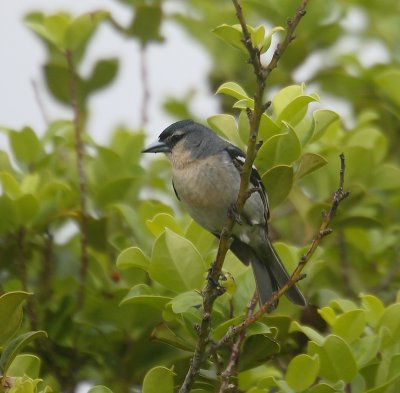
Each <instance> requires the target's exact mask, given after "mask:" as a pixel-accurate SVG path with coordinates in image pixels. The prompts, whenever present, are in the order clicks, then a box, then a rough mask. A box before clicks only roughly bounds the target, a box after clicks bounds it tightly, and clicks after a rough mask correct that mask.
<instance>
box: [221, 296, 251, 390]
mask: <svg viewBox="0 0 400 393" xmlns="http://www.w3.org/2000/svg"><path fill="white" fill-rule="evenodd" d="M257 302H258V293H257V291H256V292H255V294H254V296H253V298H252V299H251V301H250V304H249V305H248V307H247V313H246V319H245V320H247V319H249V318H251V316H252V314H253V312H254V308H255V307H256V304H257ZM245 338H246V331H245V330H242V331H241V332H240V333H239V334H238V336H237V338H236V341H235V342H234V343H233V345H232V349H231V356H230V359H229V362H228V365H227V366H226V369H225V371H224V372H223V373H222V374H221V377H222V383H221V387H220V389H219V393H226V392H230V391H236V390H233V389H235V388H236V385H235V384H233V383H231V378H232V376H233V375H234V374H235V373H236V372H237V370H236V368H237V365H238V362H239V354H240V348H241V347H242V344H243V341H244V339H245Z"/></svg>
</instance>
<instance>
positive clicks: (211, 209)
mask: <svg viewBox="0 0 400 393" xmlns="http://www.w3.org/2000/svg"><path fill="white" fill-rule="evenodd" d="M142 152H143V153H165V154H166V156H167V157H168V159H169V161H170V162H171V165H172V185H173V187H174V190H175V194H176V196H177V198H178V199H179V200H180V201H181V202H182V203H183V204H184V206H185V207H186V209H187V211H188V212H189V214H190V215H191V217H192V218H193V219H194V220H195V221H197V222H198V223H199V224H200V225H201V226H202V227H204V228H205V229H207V230H208V231H210V232H211V233H213V234H214V235H215V236H219V235H220V233H221V231H222V229H223V227H224V225H225V222H226V219H227V214H228V213H229V212H230V211H231V213H232V209H233V206H234V204H235V202H236V199H237V196H238V193H239V187H240V168H241V166H242V165H243V163H244V160H245V153H244V152H243V151H242V150H240V149H239V148H237V147H236V146H234V145H232V144H231V143H229V142H227V141H226V140H224V139H222V138H220V137H219V136H218V135H217V134H215V133H214V132H213V131H212V130H211V129H209V128H207V127H205V126H203V125H201V124H198V123H196V122H194V121H192V120H182V121H178V122H176V123H174V124H172V125H170V126H169V127H167V128H166V129H165V130H164V131H163V132H162V133H161V134H160V136H159V137H158V140H157V141H156V142H155V143H153V144H151V145H150V146H148V147H147V148H146V149H144V150H143V151H142ZM250 182H251V184H250V187H251V188H254V187H256V188H258V191H257V192H253V193H252V194H251V196H250V197H249V198H248V199H247V201H246V203H245V205H244V208H243V210H242V212H241V215H240V217H238V220H237V221H238V224H236V225H235V226H234V228H233V233H232V236H233V241H232V245H231V247H230V249H231V251H232V252H233V253H234V254H235V255H236V256H237V257H238V258H239V259H240V260H241V261H242V262H243V263H244V264H246V265H248V264H249V263H250V264H251V266H252V268H253V272H254V277H255V280H256V284H257V290H258V295H259V299H260V302H261V303H265V302H266V301H267V300H269V299H270V298H271V296H272V293H273V292H274V291H276V290H277V289H278V288H279V287H281V286H282V285H284V284H285V283H286V282H287V281H288V279H289V274H288V272H287V271H286V269H285V267H284V266H283V264H282V262H281V260H280V258H279V256H278V254H277V252H276V251H275V249H274V247H273V246H272V244H271V242H270V240H269V238H268V218H269V206H268V197H267V194H266V192H265V188H264V185H263V183H262V180H261V177H260V175H259V174H258V172H257V170H256V168H255V167H254V166H253V168H252V172H251V178H250ZM233 213H234V212H233ZM286 296H287V297H288V298H289V299H290V300H291V301H292V302H293V303H295V304H299V305H306V300H305V298H304V296H303V294H302V293H301V292H300V290H299V289H298V288H297V287H296V286H295V285H293V286H292V287H291V288H290V289H289V290H288V291H287V292H286Z"/></svg>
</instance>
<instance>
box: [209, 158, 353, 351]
mask: <svg viewBox="0 0 400 393" xmlns="http://www.w3.org/2000/svg"><path fill="white" fill-rule="evenodd" d="M344 173H345V157H344V155H343V154H341V155H340V176H339V177H340V179H339V187H338V189H337V191H336V192H335V193H334V195H333V199H332V204H331V207H330V210H329V212H328V213H325V214H324V215H323V220H322V222H321V225H320V227H319V229H318V231H317V233H316V235H315V236H314V238H313V240H312V242H311V245H310V246H309V248H308V250H307V252H306V253H305V254H304V255H303V256H302V257H301V258H300V261H299V262H298V264H297V267H296V269H295V270H294V272H293V273H292V275H291V276H290V279H289V280H288V281H287V283H286V284H285V285H283V286H282V287H281V288H279V290H278V291H276V292H275V293H274V294H273V296H272V297H271V299H269V300H268V301H267V302H266V303H264V304H263V305H262V307H260V309H259V310H258V311H257V312H256V313H254V314H253V315H252V316H251V317H250V318H248V319H246V320H245V321H243V322H242V323H240V324H238V325H235V326H233V327H231V328H230V330H229V331H228V332H227V334H226V335H225V336H224V337H222V338H221V339H220V340H219V341H218V342H217V343H214V349H213V350H217V349H218V348H220V347H221V346H223V345H225V344H226V343H227V342H229V341H230V340H231V339H232V338H233V337H234V336H235V335H236V334H238V333H239V332H241V331H243V330H244V329H246V328H247V327H248V326H250V325H251V324H253V323H254V322H256V321H257V320H258V319H259V318H261V317H262V316H263V314H265V313H266V312H268V311H270V309H271V307H272V306H273V305H274V304H275V303H276V301H277V300H278V299H279V298H281V297H282V296H283V295H284V294H285V292H286V291H287V290H288V289H289V288H290V287H291V286H292V285H294V284H296V282H297V281H299V280H301V279H302V278H303V275H302V270H303V269H304V267H305V266H306V264H307V262H308V261H309V260H310V258H311V257H312V255H313V254H314V253H315V250H316V249H317V247H318V246H319V244H320V243H321V241H322V239H323V238H324V237H325V236H327V235H329V234H330V233H331V232H332V230H331V229H330V228H329V225H330V223H331V221H332V219H333V218H334V216H335V214H336V211H337V208H338V206H339V204H340V203H341V202H342V201H343V200H344V199H345V198H347V197H348V196H349V192H347V191H344V189H343V185H344Z"/></svg>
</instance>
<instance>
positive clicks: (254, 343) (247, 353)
mask: <svg viewBox="0 0 400 393" xmlns="http://www.w3.org/2000/svg"><path fill="white" fill-rule="evenodd" d="M279 351H280V345H279V344H278V343H277V342H276V341H274V340H273V339H271V338H270V337H268V336H267V335H265V334H255V335H252V336H250V337H247V338H246V340H245V342H244V344H243V348H242V352H241V354H240V363H239V368H240V371H243V370H247V369H250V368H254V367H255V366H258V365H259V364H262V363H265V361H267V360H268V359H269V358H270V357H271V356H272V355H274V354H276V353H278V352H279Z"/></svg>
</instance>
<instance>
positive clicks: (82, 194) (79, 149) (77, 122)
mask: <svg viewBox="0 0 400 393" xmlns="http://www.w3.org/2000/svg"><path fill="white" fill-rule="evenodd" d="M65 58H66V60H67V64H68V72H69V89H70V98H71V105H72V109H73V112H74V119H73V124H74V135H75V151H76V167H77V171H78V183H79V207H80V220H79V229H80V235H81V267H80V288H79V292H78V303H77V308H78V309H79V308H80V307H81V305H82V304H83V300H84V294H85V282H86V276H87V270H88V265H89V252H88V242H89V241H88V223H89V222H88V214H87V207H86V199H87V179H86V172H85V145H84V143H83V141H82V129H81V110H80V106H79V100H78V85H77V78H76V71H75V65H74V58H73V53H72V51H70V50H67V51H66V52H65Z"/></svg>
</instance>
